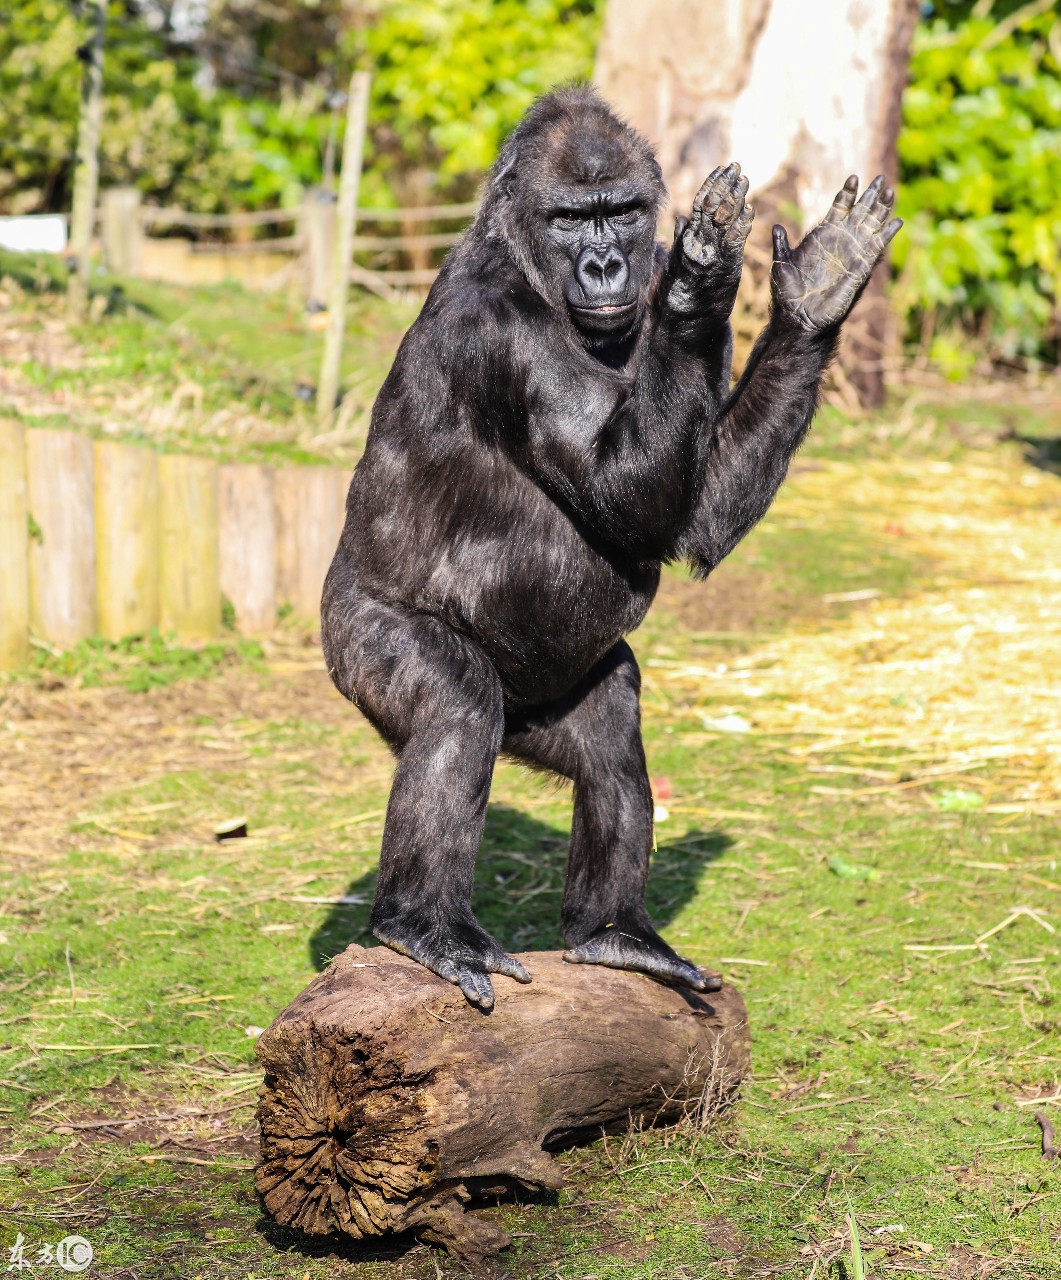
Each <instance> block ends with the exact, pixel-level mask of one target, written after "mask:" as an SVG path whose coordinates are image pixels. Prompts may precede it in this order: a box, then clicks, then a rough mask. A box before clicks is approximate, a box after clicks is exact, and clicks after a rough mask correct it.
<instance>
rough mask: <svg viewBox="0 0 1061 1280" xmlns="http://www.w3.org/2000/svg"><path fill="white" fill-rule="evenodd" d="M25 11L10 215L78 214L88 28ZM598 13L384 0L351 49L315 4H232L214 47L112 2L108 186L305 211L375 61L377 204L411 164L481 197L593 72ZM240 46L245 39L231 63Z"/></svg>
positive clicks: (13, 91)
mask: <svg viewBox="0 0 1061 1280" xmlns="http://www.w3.org/2000/svg"><path fill="white" fill-rule="evenodd" d="M9 5H10V17H9V18H8V17H6V15H5V21H4V22H3V24H2V25H0V210H2V211H3V212H7V213H18V212H37V211H44V210H49V209H57V210H65V209H67V208H68V207H69V203H70V183H71V174H72V166H73V153H74V148H75V142H76V135H77V115H78V106H79V93H80V79H81V71H80V66H81V64H80V63H79V61H78V58H77V50H78V47H79V46H80V44H81V43H82V42H83V40H84V38H85V34H86V33H85V29H84V27H83V26H82V23H81V21H80V20H79V19H78V18H77V17H76V16H75V14H74V12H73V10H72V8H71V6H70V5H69V4H68V3H66V0H9ZM316 7H317V6H308V8H309V9H315V8H316ZM332 7H333V8H334V6H332ZM599 7H600V5H599V0H529V3H524V2H523V0H433V2H430V3H429V2H427V0H376V3H375V6H374V7H370V8H369V9H368V10H367V12H366V13H365V14H363V15H362V16H361V18H360V19H358V21H357V22H354V21H353V19H352V18H350V19H347V20H346V21H347V24H348V25H347V28H346V31H345V34H343V35H341V36H340V38H339V39H338V40H337V41H326V40H323V39H322V40H321V41H320V42H319V44H318V46H317V47H313V44H312V41H307V39H306V38H305V33H304V31H303V28H304V26H305V24H306V22H307V21H309V22H312V21H313V15H312V13H307V6H306V5H305V4H304V3H303V0H284V2H283V3H278V4H277V5H275V6H273V8H274V9H275V11H276V13H277V14H279V15H280V16H281V17H282V18H283V19H284V20H283V21H282V22H278V21H276V20H273V19H272V18H270V20H269V21H265V20H261V21H258V20H256V19H255V17H254V16H253V15H248V14H247V13H246V11H245V10H244V9H240V10H239V13H238V16H237V17H234V16H233V15H232V14H229V13H228V12H227V10H226V9H225V8H224V7H223V6H222V7H219V8H218V9H216V10H215V13H214V16H213V18H212V25H208V26H207V28H206V30H205V32H204V35H203V38H202V40H201V41H200V42H199V46H201V47H199V46H192V45H187V44H185V45H181V44H177V43H175V42H174V41H173V40H172V39H169V38H167V33H166V32H165V31H164V30H156V29H155V28H154V27H153V26H152V25H151V24H150V23H149V22H148V20H147V17H146V15H142V16H137V15H136V13H135V12H133V14H132V15H130V12H129V6H127V5H126V4H125V3H124V0H112V3H111V5H110V11H109V15H108V27H107V45H106V53H105V59H104V120H103V130H102V148H101V157H100V163H101V181H102V183H103V185H107V184H115V183H125V184H132V185H135V186H137V187H139V188H140V190H141V191H143V192H144V194H145V196H147V197H148V198H149V199H150V200H151V201H153V202H155V203H159V204H175V205H180V206H182V207H184V208H188V209H193V210H197V211H203V212H212V211H218V212H225V211H227V210H230V209H247V208H251V209H253V208H265V207H274V206H277V205H279V206H281V207H292V206H293V205H295V204H296V203H297V201H298V199H299V196H300V194H301V192H302V190H303V189H304V188H305V187H306V186H312V185H315V184H317V183H319V182H321V180H322V176H323V166H324V156H325V153H326V150H327V144H328V137H329V132H331V131H332V130H333V126H334V125H336V124H337V125H338V128H336V129H335V130H334V133H335V136H334V137H333V142H334V143H335V145H336V148H337V147H338V146H339V145H341V141H342V122H341V120H340V119H339V118H338V117H336V119H335V120H333V118H332V114H331V112H330V111H329V104H328V89H329V86H345V84H346V80H347V77H348V76H349V73H350V70H351V69H352V67H353V66H354V65H355V63H364V64H368V65H371V66H372V67H373V72H374V85H373V96H372V107H371V117H370V138H369V155H368V165H367V173H366V178H365V192H364V198H365V200H366V202H370V203H376V204H383V205H394V204H397V203H401V202H403V201H406V202H407V201H408V200H409V198H410V197H409V194H408V191H407V190H406V187H407V179H408V175H409V174H410V172H415V173H416V175H417V178H418V180H419V181H418V190H422V191H425V193H426V192H427V191H429V190H430V189H432V188H434V189H438V190H442V191H447V192H448V191H456V192H464V193H467V192H470V191H471V190H472V189H473V188H474V184H475V182H476V181H477V180H478V179H479V177H481V175H482V173H483V171H484V170H485V169H486V168H487V167H488V166H489V165H490V163H491V162H492V160H493V158H494V156H495V155H496V153H497V149H498V147H499V146H500V144H501V141H502V140H503V139H504V137H505V135H506V134H507V133H508V131H509V130H510V129H511V128H512V127H513V125H514V124H515V122H516V121H517V120H518V119H519V116H520V115H521V113H522V112H523V111H524V109H525V108H526V107H527V105H528V104H529V103H530V102H531V101H532V99H533V98H534V97H535V96H536V95H537V94H539V93H541V92H543V91H544V90H546V89H548V88H549V87H550V86H551V85H553V84H556V83H557V82H559V81H563V80H569V79H574V78H578V77H585V76H588V75H589V74H590V72H591V70H592V65H593V50H594V45H595V41H596V36H597V26H598V22H597V10H598V8H599ZM324 17H326V18H328V21H330V22H331V23H332V24H333V25H334V24H335V23H337V22H338V21H339V19H338V18H337V17H336V16H335V15H330V16H329V15H324ZM322 20H323V19H322ZM323 29H324V28H323V27H322V30H323ZM237 36H238V37H239V41H238V42H237V41H236V37H237ZM222 42H224V43H225V47H226V52H225V53H219V52H218V45H219V43H222ZM232 42H237V43H239V45H240V47H239V48H237V49H236V50H235V52H234V53H233V54H232V56H231V57H228V56H227V48H228V45H229V44H231V43H232ZM285 49H286V50H287V51H288V52H289V53H290V58H289V60H291V61H292V62H293V63H294V65H295V66H297V68H298V71H297V72H296V71H293V70H292V71H288V70H286V69H285V68H284V67H283V66H278V65H277V64H274V63H273V62H272V61H270V60H269V59H266V58H263V57H262V56H261V53H268V54H269V55H271V57H277V58H283V57H284V54H285ZM204 65H206V66H208V67H209V68H210V69H211V70H212V72H213V75H214V78H215V79H216V85H214V86H211V84H210V77H209V76H204V75H203V74H202V72H203V68H204ZM308 75H312V76H313V80H312V81H311V80H309V79H307V78H306V76H308ZM340 114H341V113H340Z"/></svg>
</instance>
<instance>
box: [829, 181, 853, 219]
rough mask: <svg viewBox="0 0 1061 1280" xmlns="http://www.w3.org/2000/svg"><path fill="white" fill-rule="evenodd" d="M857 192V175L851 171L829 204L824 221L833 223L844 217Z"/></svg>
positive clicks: (849, 209)
mask: <svg viewBox="0 0 1061 1280" xmlns="http://www.w3.org/2000/svg"><path fill="white" fill-rule="evenodd" d="M857 194H858V175H857V174H855V173H853V174H852V175H851V177H850V178H848V180H847V181H846V182H845V183H844V185H843V186H842V187H841V188H840V190H839V191H838V192H837V193H836V199H835V200H834V201H833V202H832V204H831V205H830V206H829V212H828V213H827V214H826V215H825V219H824V221H825V222H826V223H833V222H840V221H841V219H843V218H846V217H847V215H848V213H850V211H851V206H852V205H853V204H854V203H855V196H856V195H857Z"/></svg>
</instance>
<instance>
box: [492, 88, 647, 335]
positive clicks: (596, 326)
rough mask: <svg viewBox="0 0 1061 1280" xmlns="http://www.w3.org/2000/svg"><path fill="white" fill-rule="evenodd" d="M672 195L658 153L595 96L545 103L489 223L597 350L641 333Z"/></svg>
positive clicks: (515, 153) (526, 130)
mask: <svg viewBox="0 0 1061 1280" xmlns="http://www.w3.org/2000/svg"><path fill="white" fill-rule="evenodd" d="M664 195H665V189H664V186H663V178H662V175H661V173H660V168H659V165H658V164H657V162H656V157H655V156H654V155H653V153H652V149H651V147H650V146H649V144H648V143H647V142H646V141H645V139H644V138H642V137H641V135H640V134H638V133H636V132H635V131H634V130H633V129H631V128H630V127H629V125H626V124H624V123H623V122H622V121H621V120H620V119H619V118H618V117H617V116H615V115H614V114H613V113H612V111H611V110H610V108H609V107H608V105H607V104H606V103H605V102H604V101H603V100H602V99H601V98H600V97H598V96H597V94H596V93H595V92H594V91H593V90H592V89H589V88H582V87H579V88H570V89H560V90H557V91H556V92H554V93H550V94H547V95H546V96H545V97H543V98H540V99H539V100H538V101H537V102H536V103H535V104H534V106H532V107H531V109H530V110H529V111H528V112H527V114H526V115H525V116H524V117H523V119H522V120H521V121H520V123H519V125H518V127H517V128H516V130H515V131H514V133H513V134H512V136H511V137H510V138H509V140H508V142H507V143H506V144H505V146H504V148H503V149H502V152H501V155H500V156H499V157H498V160H497V163H496V164H495V166H494V169H493V172H492V173H491V175H490V181H489V184H488V186H487V191H486V195H485V198H484V202H483V209H482V213H481V215H480V220H481V223H482V224H483V225H485V227H486V231H487V234H488V235H492V236H496V237H499V238H500V239H501V240H502V241H503V242H504V243H505V244H506V245H507V247H508V249H509V252H510V253H511V255H512V257H513V258H514V259H515V261H516V263H517V264H518V265H519V267H520V269H521V271H522V272H523V274H524V276H525V277H526V278H527V281H528V282H529V283H530V285H531V287H532V288H534V289H535V290H536V291H537V292H538V293H540V294H541V295H542V296H543V297H544V298H546V299H547V300H548V301H549V302H550V303H551V304H552V305H553V306H554V307H555V308H556V309H557V310H560V311H564V312H566V314H567V315H568V316H569V317H570V319H571V321H572V322H573V323H574V325H575V326H576V328H577V329H578V331H579V334H580V335H581V336H582V337H583V339H584V340H586V341H587V342H588V343H589V344H590V345H598V344H600V343H606V342H614V341H617V340H619V339H622V338H624V337H626V336H627V335H629V334H630V333H632V332H633V331H634V330H635V329H636V328H637V326H638V325H639V323H640V320H641V316H642V314H643V312H644V307H645V300H646V298H647V296H648V291H649V287H650V285H651V283H652V275H653V260H654V253H655V238H656V215H657V212H658V210H659V206H660V203H661V202H662V200H663V197H664Z"/></svg>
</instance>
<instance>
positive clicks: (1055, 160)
mask: <svg viewBox="0 0 1061 1280" xmlns="http://www.w3.org/2000/svg"><path fill="white" fill-rule="evenodd" d="M997 7H1000V6H996V8H997ZM1013 7H1014V6H1011V8H1013ZM1045 7H1046V6H1045V5H1042V4H1040V5H1038V6H1024V7H1023V8H1022V9H1021V10H1019V11H1018V12H1017V13H1016V14H1014V15H1013V20H1012V21H1010V20H1009V19H1007V18H1004V17H1002V18H1000V16H999V15H998V14H997V13H995V14H993V15H992V16H984V17H981V16H977V15H978V14H979V13H980V12H981V11H982V10H983V9H984V5H982V4H980V5H977V6H975V9H974V10H973V11H972V12H971V13H970V12H969V11H968V6H967V5H959V6H951V7H950V8H949V9H948V8H943V9H942V12H940V13H939V14H938V15H937V16H935V17H932V18H930V19H929V20H927V21H926V22H925V23H924V24H923V25H922V26H921V27H920V28H919V30H918V32H917V34H916V36H915V44H914V55H913V62H912V66H911V79H910V86H909V88H908V89H907V92H906V96H905V98H904V102H903V130H902V133H901V135H900V138H899V155H900V161H901V175H900V176H901V183H902V185H901V191H900V210H899V211H900V213H901V214H902V215H903V217H905V218H907V219H908V226H907V230H906V232H905V233H904V234H903V235H902V236H900V237H899V238H898V240H896V242H895V254H894V261H895V264H896V266H897V268H898V270H899V278H898V281H897V285H896V292H895V298H896V302H897V304H898V305H899V307H900V308H901V309H902V310H903V311H904V312H905V313H906V314H907V315H908V317H909V319H910V320H911V322H912V324H913V325H916V326H917V328H918V329H920V327H921V326H922V325H924V324H925V323H926V322H927V324H928V326H929V330H930V331H935V332H936V333H938V334H940V336H938V337H937V338H936V339H935V341H934V343H933V347H932V349H930V354H931V355H932V356H933V358H935V359H937V361H938V363H940V364H941V366H943V367H945V370H946V371H947V372H948V373H950V374H951V375H952V376H961V374H962V373H963V372H964V367H965V366H967V365H968V345H967V343H966V344H965V352H964V353H963V352H962V350H961V349H960V344H957V343H956V342H955V339H954V337H953V334H952V333H951V334H948V332H947V330H953V329H955V328H958V327H960V328H961V329H964V330H965V331H966V332H967V333H968V332H975V333H976V334H978V335H980V336H981V337H982V338H983V339H985V341H986V346H987V351H988V353H989V354H990V355H991V356H993V357H994V358H996V359H1001V360H1013V359H1017V358H1029V357H1030V358H1047V359H1053V360H1055V361H1056V359H1057V341H1058V332H1057V314H1058V311H1057V309H1058V305H1059V300H1061V266H1059V253H1058V249H1059V245H1061V29H1059V27H1058V22H1057V16H1056V13H1055V12H1054V11H1053V6H1051V7H1050V10H1049V11H1048V12H1044V11H1043V10H1044V9H1045ZM1036 9H1038V10H1040V12H1038V13H1037V14H1036V12H1035V10H1036ZM1021 14H1023V15H1024V16H1023V17H1021Z"/></svg>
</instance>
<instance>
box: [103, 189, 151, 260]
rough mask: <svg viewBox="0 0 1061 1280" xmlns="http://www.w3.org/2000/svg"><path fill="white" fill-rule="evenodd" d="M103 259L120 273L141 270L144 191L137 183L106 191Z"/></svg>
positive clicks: (104, 196) (104, 199)
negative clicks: (142, 191)
mask: <svg viewBox="0 0 1061 1280" xmlns="http://www.w3.org/2000/svg"><path fill="white" fill-rule="evenodd" d="M101 205H102V227H101V234H102V239H103V260H104V261H105V262H106V264H107V269H108V271H113V272H114V274H115V275H118V276H138V275H139V274H140V243H141V241H142V240H143V228H142V227H141V225H140V192H139V191H137V189H136V188H135V187H110V188H109V189H108V190H107V191H104V193H103V199H102V201H101Z"/></svg>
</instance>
